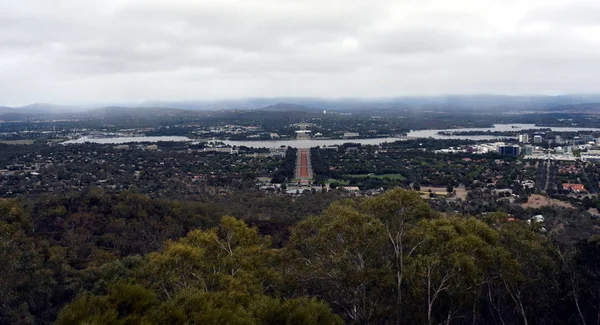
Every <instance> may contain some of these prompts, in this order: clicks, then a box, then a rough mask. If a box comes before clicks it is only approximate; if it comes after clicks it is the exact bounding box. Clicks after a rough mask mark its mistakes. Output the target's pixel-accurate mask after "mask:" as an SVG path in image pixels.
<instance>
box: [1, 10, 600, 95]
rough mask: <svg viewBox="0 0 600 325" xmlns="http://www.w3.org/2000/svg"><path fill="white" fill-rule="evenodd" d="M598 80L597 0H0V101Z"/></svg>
mask: <svg viewBox="0 0 600 325" xmlns="http://www.w3.org/2000/svg"><path fill="white" fill-rule="evenodd" d="M599 91H600V3H599V1H597V0H593V1H579V0H572V1H564V0H452V1H449V0H395V1H388V0H340V1H337V0H297V1H294V0H240V1H234V0H210V1H202V0H193V1H192V0H187V1H181V0H97V1H86V0H0V105H22V104H28V103H32V102H51V103H56V104H73V103H96V102H120V101H122V102H136V101H145V100H192V99H224V98H242V97H280V96H311V97H327V98H331V97H389V96H404V95H438V94H443V95H445V94H481V93H488V94H565V93H590V92H599Z"/></svg>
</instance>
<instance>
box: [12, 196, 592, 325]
mask: <svg viewBox="0 0 600 325" xmlns="http://www.w3.org/2000/svg"><path fill="white" fill-rule="evenodd" d="M127 195H129V197H126V196H125V197H123V196H118V195H117V196H108V198H107V197H105V196H103V195H101V193H96V194H95V196H94V195H90V196H89V198H88V201H84V202H78V203H77V204H75V205H74V206H77V207H78V209H80V210H81V211H82V212H81V213H73V212H72V211H71V212H69V213H66V211H59V210H60V208H56V207H55V208H53V209H54V210H44V209H38V208H36V205H35V204H34V203H31V202H29V203H27V204H28V206H27V207H26V210H27V211H29V212H28V213H30V214H31V215H28V213H25V212H24V210H23V209H22V207H21V206H19V204H18V203H17V202H15V201H10V200H3V201H0V259H1V260H2V263H0V297H2V301H1V303H0V324H49V323H54V322H56V323H58V324H83V323H86V324H143V323H146V324H221V323H229V324H342V323H350V324H397V323H401V324H442V323H443V324H566V323H571V324H578V323H580V324H587V323H596V322H597V321H598V315H599V312H600V281H599V280H600V271H598V269H597V266H598V262H599V261H600V251H599V249H598V247H599V246H598V245H599V243H600V239H599V238H590V239H587V240H583V241H581V242H580V243H578V244H577V245H574V246H565V245H560V244H559V243H557V242H555V241H554V240H553V238H551V237H549V236H547V235H546V234H544V232H543V231H541V229H539V227H537V225H535V224H533V225H530V224H528V223H526V222H519V221H508V218H507V216H506V215H504V214H501V213H492V214H488V215H486V216H484V217H481V218H475V217H464V216H460V215H456V216H452V217H446V216H442V215H440V214H439V213H437V212H435V211H433V210H432V209H431V208H430V207H429V206H428V205H427V203H426V202H424V201H423V200H421V199H420V198H419V196H418V194H417V193H415V192H412V191H406V190H400V189H398V190H392V191H388V192H386V193H385V194H383V195H380V196H377V197H373V198H357V199H353V200H349V199H347V200H341V201H337V202H335V203H333V204H332V205H330V206H329V207H328V208H327V209H326V210H325V211H324V212H323V213H321V214H320V215H317V216H314V217H310V218H306V219H303V220H300V221H298V222H294V223H293V224H292V225H291V226H290V227H289V232H290V235H289V236H286V237H285V238H283V239H280V240H279V244H277V245H274V243H273V240H272V238H271V236H268V235H266V234H265V231H263V230H259V229H258V228H255V227H251V226H248V225H247V224H246V223H245V222H244V221H242V220H239V219H236V218H234V217H228V216H225V217H222V218H218V219H220V220H217V219H215V218H213V217H210V216H209V215H210V211H209V210H207V209H208V206H206V205H188V204H185V203H181V202H180V203H177V202H170V201H167V200H155V199H149V198H143V197H142V196H139V195H134V194H127ZM103 200H104V201H103ZM107 200H108V201H110V202H112V200H115V201H114V202H113V203H114V205H113V208H112V209H109V208H108V207H109V206H111V204H110V202H108V201H107ZM69 209H71V207H69ZM103 209H104V210H106V211H103ZM138 210H139V211H145V212H143V213H142V212H139V211H138ZM42 215H43V217H42ZM66 215H69V217H68V218H67V217H65V216H66ZM99 216H103V218H104V219H102V220H98V219H97V218H99ZM99 227H100V228H101V229H102V230H99ZM263 228H264V227H261V229H263ZM267 228H268V227H267Z"/></svg>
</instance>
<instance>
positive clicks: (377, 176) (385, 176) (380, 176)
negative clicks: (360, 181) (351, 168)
mask: <svg viewBox="0 0 600 325" xmlns="http://www.w3.org/2000/svg"><path fill="white" fill-rule="evenodd" d="M344 177H349V178H367V177H370V178H379V179H384V178H389V179H391V180H405V179H406V177H404V176H402V175H401V174H383V175H375V174H360V175H344Z"/></svg>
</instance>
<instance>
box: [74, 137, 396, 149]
mask: <svg viewBox="0 0 600 325" xmlns="http://www.w3.org/2000/svg"><path fill="white" fill-rule="evenodd" d="M398 140H401V139H398V138H376V139H342V140H314V139H313V140H267V141H229V140H218V139H215V140H214V141H215V142H222V143H225V144H227V145H230V146H245V147H252V148H276V147H281V146H290V147H295V148H312V147H317V146H320V147H323V146H333V145H341V144H344V143H348V142H352V143H360V144H372V145H375V144H381V143H385V142H394V141H398ZM159 141H170V142H189V141H198V140H193V139H190V138H188V137H178V136H163V137H118V138H87V137H83V138H79V139H77V140H69V141H65V142H62V144H76V143H86V142H89V143H100V144H123V143H130V142H159ZM201 141H209V140H201ZM210 141H212V140H210Z"/></svg>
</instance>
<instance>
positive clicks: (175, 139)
mask: <svg viewBox="0 0 600 325" xmlns="http://www.w3.org/2000/svg"><path fill="white" fill-rule="evenodd" d="M159 141H168V142H188V141H194V140H192V139H190V138H188V137H177V136H164V137H118V138H88V137H83V138H79V139H77V140H69V141H65V142H61V144H75V143H86V142H89V143H100V144H122V143H130V142H159Z"/></svg>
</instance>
